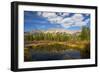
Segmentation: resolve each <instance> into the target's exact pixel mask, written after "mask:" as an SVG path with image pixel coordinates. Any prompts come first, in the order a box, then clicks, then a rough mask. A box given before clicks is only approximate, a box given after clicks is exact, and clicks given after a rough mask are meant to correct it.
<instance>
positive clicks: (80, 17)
mask: <svg viewBox="0 0 100 73" xmlns="http://www.w3.org/2000/svg"><path fill="white" fill-rule="evenodd" d="M82 26H87V27H90V14H88V13H87V14H83V13H67V12H42V11H24V31H32V30H49V29H65V30H81V27H82Z"/></svg>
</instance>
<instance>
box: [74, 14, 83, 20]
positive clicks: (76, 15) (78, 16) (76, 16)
mask: <svg viewBox="0 0 100 73" xmlns="http://www.w3.org/2000/svg"><path fill="white" fill-rule="evenodd" d="M83 19H84V16H83V15H82V14H74V15H73V16H72V20H73V21H75V22H78V21H82V20H83Z"/></svg>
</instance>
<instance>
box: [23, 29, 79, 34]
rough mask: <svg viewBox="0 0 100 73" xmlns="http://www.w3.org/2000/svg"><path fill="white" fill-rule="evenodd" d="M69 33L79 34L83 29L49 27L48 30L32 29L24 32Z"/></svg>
mask: <svg viewBox="0 0 100 73" xmlns="http://www.w3.org/2000/svg"><path fill="white" fill-rule="evenodd" d="M41 32H43V33H67V34H78V33H80V32H81V30H65V29H48V30H32V31H30V32H24V33H25V34H34V33H41Z"/></svg>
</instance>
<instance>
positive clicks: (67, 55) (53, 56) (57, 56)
mask: <svg viewBox="0 0 100 73" xmlns="http://www.w3.org/2000/svg"><path fill="white" fill-rule="evenodd" d="M30 54H31V61H47V60H66V59H80V58H81V55H80V51H78V50H73V49H69V50H66V51H64V52H60V53H47V52H45V53H44V52H34V51H30Z"/></svg>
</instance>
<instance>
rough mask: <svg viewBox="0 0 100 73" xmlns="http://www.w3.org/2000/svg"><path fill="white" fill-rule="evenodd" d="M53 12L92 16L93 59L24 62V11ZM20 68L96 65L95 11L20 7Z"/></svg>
mask: <svg viewBox="0 0 100 73" xmlns="http://www.w3.org/2000/svg"><path fill="white" fill-rule="evenodd" d="M25 10H27V11H53V12H72V13H90V14H91V59H80V60H57V61H37V62H36V61H35V62H24V38H23V37H24V26H23V25H24V11H25ZM18 11H19V12H18V32H19V33H18V35H19V36H18V38H19V39H18V45H19V46H18V68H36V67H37V68H38V67H50V66H71V65H86V64H95V10H93V9H90V10H89V9H81V8H67V7H66V8H60V7H48V6H25V5H19V6H18Z"/></svg>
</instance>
